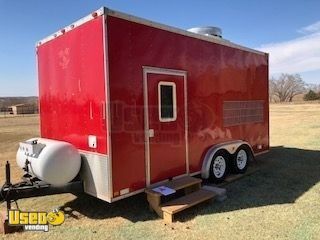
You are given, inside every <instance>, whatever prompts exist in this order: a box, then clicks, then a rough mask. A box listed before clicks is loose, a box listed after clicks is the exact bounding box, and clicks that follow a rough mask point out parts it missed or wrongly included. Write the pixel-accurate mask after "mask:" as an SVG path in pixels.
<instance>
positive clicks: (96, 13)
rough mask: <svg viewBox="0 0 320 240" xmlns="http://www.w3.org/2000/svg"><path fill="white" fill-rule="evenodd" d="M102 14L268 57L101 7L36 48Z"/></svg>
mask: <svg viewBox="0 0 320 240" xmlns="http://www.w3.org/2000/svg"><path fill="white" fill-rule="evenodd" d="M104 14H105V15H109V16H113V17H117V18H121V19H125V20H128V21H131V22H136V23H140V24H143V25H146V26H150V27H154V28H158V29H162V30H165V31H168V32H173V33H176V34H180V35H184V36H187V37H192V38H197V39H200V40H203V41H207V42H212V43H216V44H220V45H224V46H228V47H231V48H236V49H240V50H243V51H247V52H252V53H256V54H260V55H268V53H265V52H261V51H258V50H255V49H252V48H248V47H245V46H241V45H239V44H236V43H233V42H230V41H228V40H225V39H223V38H215V37H211V36H205V35H201V34H197V33H193V32H189V31H187V30H183V29H180V28H176V27H172V26H168V25H165V24H161V23H157V22H153V21H150V20H147V19H144V18H140V17H136V16H133V15H130V14H127V13H123V12H119V11H115V10H111V9H109V8H106V7H101V8H100V9H98V10H96V11H94V12H92V13H91V14H90V15H87V16H86V17H83V18H81V19H80V20H78V21H75V22H74V23H72V24H70V25H68V26H66V27H64V28H61V29H60V30H59V31H57V32H55V33H53V34H51V35H49V36H48V37H46V38H44V39H42V40H40V41H39V42H38V43H37V46H39V45H41V44H43V43H46V42H48V41H50V40H52V39H54V38H56V37H58V36H61V35H63V34H64V33H66V32H69V31H71V30H73V29H75V28H77V27H79V26H81V25H82V24H84V23H86V22H88V21H90V20H92V19H94V18H96V17H99V16H101V15H104Z"/></svg>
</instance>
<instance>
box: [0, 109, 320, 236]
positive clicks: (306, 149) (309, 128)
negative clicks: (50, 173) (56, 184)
mask: <svg viewBox="0 0 320 240" xmlns="http://www.w3.org/2000/svg"><path fill="white" fill-rule="evenodd" d="M270 126H271V128H270V131H271V151H270V152H269V153H267V154H265V155H263V156H260V157H259V158H258V161H259V162H260V163H259V164H261V168H260V170H259V171H257V172H255V173H254V174H252V175H250V176H247V177H244V178H242V179H240V180H238V181H236V182H233V183H231V184H229V185H227V186H226V188H227V191H228V199H227V200H226V201H224V202H222V203H219V202H209V203H204V204H201V205H199V206H197V207H194V208H191V209H189V210H187V211H184V212H182V213H181V214H178V215H177V218H176V219H177V221H176V222H175V223H173V224H169V225H166V224H164V222H163V221H162V220H161V219H159V218H158V217H157V216H156V215H155V214H153V213H151V212H149V211H148V206H147V204H146V200H145V196H144V195H143V194H140V195H137V196H135V197H132V198H128V199H125V200H122V201H119V202H116V203H114V204H108V203H105V202H103V201H100V200H98V199H95V198H93V197H90V196H87V195H80V196H78V197H76V196H73V195H71V194H64V195H56V196H48V197H41V198H33V199H26V200H20V201H18V203H19V207H20V209H22V210H27V211H31V210H44V211H50V210H52V209H53V208H55V207H60V208H62V209H63V210H64V211H65V212H66V216H67V218H66V221H65V223H64V224H63V225H61V226H57V227H52V226H50V230H49V232H48V233H43V232H23V233H15V234H10V235H6V236H0V238H1V237H3V238H5V239H15V240H19V239H33V240H35V239H138V238H142V239H184V240H185V239H320V211H319V209H320V201H319V199H320V183H319V181H320V104H303V105H276V104H274V105H271V108H270ZM38 135H39V130H38V117H37V116H32V117H18V118H0V143H1V144H0V183H3V181H4V165H5V161H6V160H9V161H10V162H11V163H12V169H13V173H12V175H13V179H14V180H15V181H18V180H19V178H20V176H21V173H22V172H21V170H20V169H18V167H17V166H16V164H15V153H16V150H17V146H18V142H19V141H21V140H25V139H28V138H30V137H34V136H38ZM4 206H5V205H4V204H2V205H1V208H4Z"/></svg>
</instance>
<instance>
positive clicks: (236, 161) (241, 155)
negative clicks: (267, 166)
mask: <svg viewBox="0 0 320 240" xmlns="http://www.w3.org/2000/svg"><path fill="white" fill-rule="evenodd" d="M249 159H250V150H248V148H247V147H245V146H240V147H239V148H238V149H237V151H236V152H235V154H234V156H233V159H232V172H233V173H241V174H242V173H245V172H246V171H247V168H248V164H249Z"/></svg>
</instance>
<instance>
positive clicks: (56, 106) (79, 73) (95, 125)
mask: <svg viewBox="0 0 320 240" xmlns="http://www.w3.org/2000/svg"><path fill="white" fill-rule="evenodd" d="M103 43H104V38H103V16H102V17H98V18H96V19H93V20H90V21H89V22H87V23H84V24H83V25H81V26H79V27H77V28H75V29H73V30H71V31H69V32H66V33H65V34H63V35H62V36H59V37H57V38H56V39H54V40H51V41H49V42H47V43H44V44H42V45H40V46H39V47H38V49H37V54H38V71H39V96H40V116H41V136H42V137H44V138H50V139H56V140H62V141H67V142H70V143H72V144H73V145H75V146H76V147H77V148H78V149H81V150H85V151H90V152H98V153H102V154H106V153H107V152H108V149H107V138H106V136H107V129H106V120H105V119H103V118H105V109H103V108H105V106H106V99H105V96H106V94H105V74H104V48H103V46H104V45H103ZM88 135H95V136H97V148H90V147H89V146H88Z"/></svg>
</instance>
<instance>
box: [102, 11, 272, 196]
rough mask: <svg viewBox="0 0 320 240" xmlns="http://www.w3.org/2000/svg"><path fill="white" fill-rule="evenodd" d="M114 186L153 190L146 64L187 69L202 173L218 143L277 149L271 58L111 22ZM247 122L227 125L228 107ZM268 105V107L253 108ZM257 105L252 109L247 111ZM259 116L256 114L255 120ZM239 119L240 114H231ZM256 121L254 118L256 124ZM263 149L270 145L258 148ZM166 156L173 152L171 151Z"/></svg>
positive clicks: (193, 157) (193, 158)
mask: <svg viewBox="0 0 320 240" xmlns="http://www.w3.org/2000/svg"><path fill="white" fill-rule="evenodd" d="M108 45H109V63H110V66H109V67H110V72H109V76H110V92H111V93H110V97H111V110H112V111H111V113H112V124H111V126H112V151H113V154H112V155H113V156H112V159H113V160H112V162H113V163H112V164H113V165H112V167H113V189H114V192H116V194H114V195H115V196H116V195H118V193H119V191H120V190H121V189H124V188H130V192H132V191H134V190H137V189H140V188H142V187H144V186H145V156H144V122H143V81H142V79H143V75H142V66H153V67H160V68H170V69H178V70H185V71H187V72H188V75H187V88H188V91H187V93H188V118H189V120H188V124H189V136H188V137H189V163H190V171H191V172H195V171H200V169H201V164H202V161H201V160H202V157H203V156H202V155H203V153H204V151H205V149H207V148H208V147H210V146H211V145H213V144H216V143H220V142H224V141H230V140H234V139H243V140H246V141H248V142H249V143H250V144H251V145H252V146H253V148H254V151H255V152H259V151H264V150H267V149H268V148H269V136H268V134H269V133H268V131H269V124H268V119H269V115H268V112H269V109H268V57H267V56H266V55H259V54H256V53H250V52H246V51H243V50H238V49H233V48H230V47H227V46H221V45H218V44H214V43H210V42H206V41H203V40H199V39H194V38H190V37H186V36H182V35H179V34H175V33H170V32H167V31H164V30H159V29H156V28H153V27H150V26H145V25H141V24H138V23H133V22H129V21H126V20H123V19H120V18H116V17H112V16H109V17H108ZM226 101H233V102H236V103H235V104H234V105H232V107H233V110H232V111H234V112H237V113H238V114H242V115H243V118H240V119H238V120H237V119H233V122H234V121H240V122H241V121H242V122H243V121H247V120H248V119H249V120H250V119H251V118H250V117H252V116H251V115H255V114H257V112H258V113H259V111H262V112H260V113H259V114H260V117H261V118H262V119H260V120H259V121H257V123H252V121H251V123H248V122H247V123H242V124H238V125H237V124H231V125H230V124H229V125H228V126H227V125H226V124H225V122H224V104H225V102H226ZM244 101H250V102H252V101H253V102H257V101H260V102H262V107H263V108H261V109H260V110H259V109H258V110H257V109H250V108H252V106H253V105H254V104H255V103H254V104H253V105H252V104H251V103H246V102H244ZM247 108H249V109H247ZM250 114H251V115H250ZM231 117H232V113H231ZM249 122H250V121H249ZM259 145H261V146H262V148H261V149H258V148H259V147H258V146H259ZM164 151H165V149H164Z"/></svg>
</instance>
